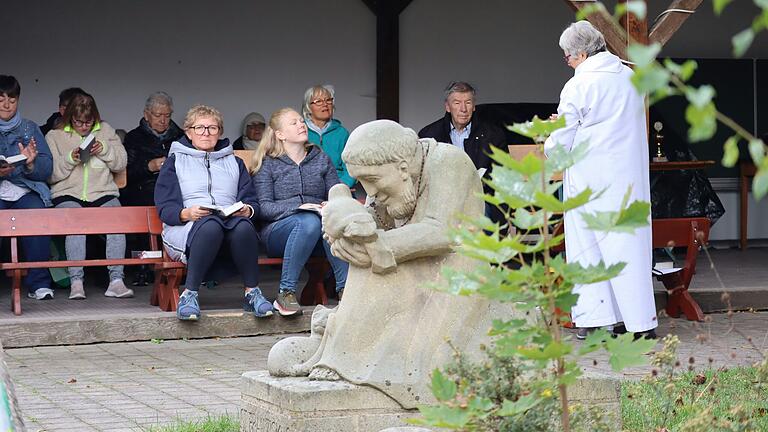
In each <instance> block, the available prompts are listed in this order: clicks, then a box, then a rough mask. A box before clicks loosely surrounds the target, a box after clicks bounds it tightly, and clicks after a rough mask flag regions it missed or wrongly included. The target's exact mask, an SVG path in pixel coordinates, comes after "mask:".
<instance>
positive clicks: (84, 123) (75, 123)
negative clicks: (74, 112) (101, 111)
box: [72, 118, 94, 127]
mask: <svg viewBox="0 0 768 432" xmlns="http://www.w3.org/2000/svg"><path fill="white" fill-rule="evenodd" d="M93 123H94V121H93V120H88V121H82V120H78V119H75V118H73V119H72V125H73V126H77V127H91V126H93Z"/></svg>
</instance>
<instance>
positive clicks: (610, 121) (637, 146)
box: [544, 21, 658, 339]
mask: <svg viewBox="0 0 768 432" xmlns="http://www.w3.org/2000/svg"><path fill="white" fill-rule="evenodd" d="M560 48H562V49H563V53H564V55H565V62H566V63H567V64H568V66H570V67H572V68H573V69H574V70H575V73H574V76H573V78H571V79H570V80H568V82H567V83H566V84H565V86H564V87H563V90H562V92H561V93H560V105H559V106H558V108H557V114H556V115H553V116H552V118H557V117H558V116H562V117H565V127H564V128H562V129H559V130H557V131H555V132H553V133H552V135H551V136H550V137H549V139H547V142H546V143H545V145H544V152H545V153H546V154H548V155H549V154H551V153H552V152H553V151H554V149H555V148H556V147H560V148H563V149H565V150H566V151H571V150H572V149H573V148H574V147H575V146H577V145H585V146H587V147H588V153H587V156H586V157H585V158H584V159H582V160H581V161H579V162H577V163H576V164H575V165H574V166H572V167H571V168H569V169H567V170H566V171H565V175H564V176H563V191H564V194H565V198H566V199H567V198H572V197H574V196H575V195H577V194H579V193H580V192H582V191H583V190H585V189H586V188H590V189H591V190H593V191H603V193H602V195H600V196H599V197H598V198H596V199H594V200H592V201H591V202H589V203H588V204H587V205H585V206H584V207H581V208H578V209H575V210H571V211H568V212H566V213H565V216H564V219H565V249H566V253H567V254H568V259H569V261H571V262H578V263H579V264H581V265H583V266H589V265H596V264H598V263H599V262H601V261H602V262H604V263H605V264H606V265H612V264H616V263H618V262H624V263H626V267H625V268H624V270H623V271H622V272H621V274H620V275H619V276H617V277H615V278H613V279H611V280H609V281H604V282H597V283H593V284H585V285H576V287H574V292H575V293H577V294H579V298H578V301H577V303H576V306H574V308H573V310H572V314H573V321H574V323H575V324H576V326H577V327H579V333H578V334H577V337H578V338H579V339H583V338H585V337H586V336H587V334H588V333H589V331H590V330H591V329H593V328H596V327H604V326H614V327H613V328H614V332H615V333H621V332H626V331H631V332H634V333H635V337H638V338H639V337H646V338H655V337H656V333H655V331H654V329H655V328H656V326H657V324H658V323H657V318H656V306H655V304H654V298H653V284H652V281H651V229H650V226H646V227H642V228H639V229H636V230H635V231H634V232H633V233H623V232H622V233H615V232H611V233H607V234H606V233H602V232H601V233H596V232H593V231H591V230H590V229H588V228H587V227H586V224H585V223H584V221H583V219H582V214H583V213H592V212H595V211H615V210H618V208H619V207H620V206H621V203H622V201H623V199H624V196H625V194H627V191H629V194H630V195H629V198H630V202H631V201H644V202H650V200H651V192H650V185H649V181H648V134H647V131H646V113H645V102H644V96H643V95H641V94H639V93H638V92H637V90H636V89H635V88H634V87H633V86H632V83H631V82H630V78H631V77H632V70H631V69H629V68H628V67H626V66H624V65H623V64H622V63H621V59H619V58H618V57H616V56H615V55H613V54H611V53H609V52H607V51H606V50H605V39H604V38H603V35H602V34H600V32H599V31H598V30H597V29H595V28H594V27H593V26H592V24H590V23H589V22H587V21H579V22H576V23H573V24H571V25H570V26H568V28H566V29H565V31H564V32H563V34H562V35H561V36H560ZM649 222H650V221H649ZM621 323H623V324H621Z"/></svg>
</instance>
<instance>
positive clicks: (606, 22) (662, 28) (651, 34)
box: [564, 0, 704, 60]
mask: <svg viewBox="0 0 768 432" xmlns="http://www.w3.org/2000/svg"><path fill="white" fill-rule="evenodd" d="M564 1H565V3H567V4H568V6H570V7H571V9H573V10H574V12H576V11H579V10H582V9H584V8H586V7H588V6H592V5H594V4H596V3H597V0H564ZM643 1H645V0H643ZM703 1H704V0H673V1H672V3H671V4H670V5H669V7H668V8H667V9H666V10H665V11H664V12H662V14H661V15H659V16H658V18H657V19H656V22H655V23H654V24H653V27H651V30H650V31H648V17H647V16H646V17H645V18H643V19H639V18H638V17H637V16H635V15H634V14H632V13H629V14H626V15H624V16H623V17H622V18H621V22H620V23H618V24H617V23H616V21H615V20H614V19H613V17H612V16H611V14H610V13H609V12H608V11H607V10H605V8H600V10H599V12H593V13H591V14H590V15H588V16H587V20H588V21H589V22H590V23H592V25H593V26H595V28H597V29H598V30H600V32H601V33H602V34H603V36H605V43H606V44H607V45H608V49H609V50H610V51H611V52H612V53H614V54H616V55H617V56H619V57H620V58H621V59H622V60H627V46H628V45H629V41H635V42H638V43H642V44H649V43H655V42H658V43H659V44H661V45H662V46H664V44H666V43H667V41H669V39H670V38H671V37H672V35H674V34H675V32H676V31H677V30H678V29H679V28H680V26H682V25H683V23H684V22H685V20H686V19H688V17H689V16H690V15H691V14H692V13H693V12H694V11H696V8H698V7H699V5H700V4H701V3H702V2H703ZM626 2H627V0H619V3H626ZM627 36H629V37H627Z"/></svg>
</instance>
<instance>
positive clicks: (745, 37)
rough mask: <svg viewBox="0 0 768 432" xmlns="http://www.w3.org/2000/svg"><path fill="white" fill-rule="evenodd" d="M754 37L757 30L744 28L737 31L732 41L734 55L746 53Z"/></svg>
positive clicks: (739, 55)
mask: <svg viewBox="0 0 768 432" xmlns="http://www.w3.org/2000/svg"><path fill="white" fill-rule="evenodd" d="M754 39H755V31H754V30H752V29H751V28H748V29H744V30H742V31H740V32H738V33H736V34H735V35H734V36H733V38H731V43H732V44H733V56H734V57H741V56H743V55H744V53H746V52H747V50H748V49H749V47H750V46H751V45H752V41H753V40H754Z"/></svg>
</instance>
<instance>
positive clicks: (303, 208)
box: [298, 203, 323, 214]
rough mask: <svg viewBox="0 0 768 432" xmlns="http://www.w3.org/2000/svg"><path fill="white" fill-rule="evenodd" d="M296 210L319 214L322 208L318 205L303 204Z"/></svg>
mask: <svg viewBox="0 0 768 432" xmlns="http://www.w3.org/2000/svg"><path fill="white" fill-rule="evenodd" d="M298 210H300V211H308V212H315V213H317V214H321V211H322V210H323V206H321V205H320V204H312V203H304V204H302V205H300V206H299V207H298Z"/></svg>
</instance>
